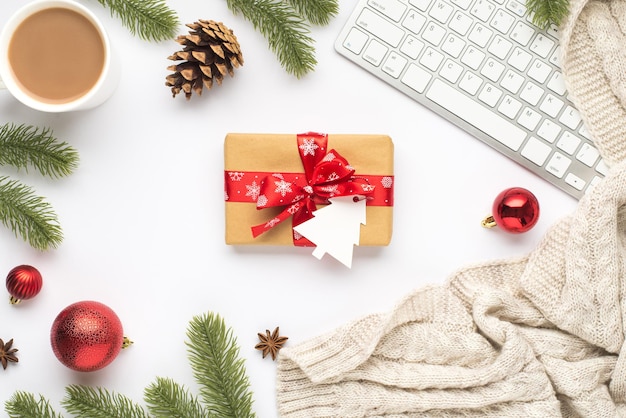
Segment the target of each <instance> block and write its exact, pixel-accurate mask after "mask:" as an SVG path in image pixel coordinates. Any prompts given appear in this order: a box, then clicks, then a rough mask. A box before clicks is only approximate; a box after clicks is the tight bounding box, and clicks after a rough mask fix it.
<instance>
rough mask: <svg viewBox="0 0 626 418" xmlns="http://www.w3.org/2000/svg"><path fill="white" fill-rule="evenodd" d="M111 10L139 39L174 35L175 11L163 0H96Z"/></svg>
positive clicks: (177, 24)
mask: <svg viewBox="0 0 626 418" xmlns="http://www.w3.org/2000/svg"><path fill="white" fill-rule="evenodd" d="M98 2H99V3H100V4H102V5H103V6H105V7H108V8H109V9H110V10H111V15H116V16H117V17H118V18H119V19H120V20H121V21H122V25H124V26H126V27H127V28H128V30H130V32H131V33H132V34H133V35H138V36H139V37H140V38H141V39H144V40H152V41H164V40H168V39H172V38H174V37H175V36H176V30H177V29H178V26H179V21H178V16H177V15H176V12H175V11H173V10H171V9H170V8H169V7H167V4H166V3H165V2H164V1H163V0H98Z"/></svg>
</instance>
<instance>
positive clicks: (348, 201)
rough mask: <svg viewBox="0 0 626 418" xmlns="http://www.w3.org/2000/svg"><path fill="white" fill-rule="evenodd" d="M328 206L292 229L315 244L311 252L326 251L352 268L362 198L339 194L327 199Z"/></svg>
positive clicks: (320, 253) (361, 221) (362, 214)
mask: <svg viewBox="0 0 626 418" xmlns="http://www.w3.org/2000/svg"><path fill="white" fill-rule="evenodd" d="M329 201H330V203H331V204H330V205H328V206H324V207H323V208H321V209H318V210H316V211H315V212H313V218H311V219H309V220H308V221H305V222H303V223H301V224H300V225H297V226H295V227H294V228H293V229H294V230H295V231H296V232H297V233H299V234H301V235H303V236H304V237H305V238H307V239H308V240H309V241H311V242H312V243H314V244H315V246H316V247H315V249H314V250H313V255H314V256H315V257H316V258H317V259H321V258H322V256H323V255H324V254H326V253H328V254H329V255H331V256H332V257H334V258H336V259H337V260H338V261H340V262H341V263H342V264H344V265H345V266H347V267H348V268H351V267H352V254H353V252H354V246H355V245H359V239H360V234H361V224H363V225H365V223H366V219H365V199H364V198H359V197H358V196H341V197H333V198H330V199H329Z"/></svg>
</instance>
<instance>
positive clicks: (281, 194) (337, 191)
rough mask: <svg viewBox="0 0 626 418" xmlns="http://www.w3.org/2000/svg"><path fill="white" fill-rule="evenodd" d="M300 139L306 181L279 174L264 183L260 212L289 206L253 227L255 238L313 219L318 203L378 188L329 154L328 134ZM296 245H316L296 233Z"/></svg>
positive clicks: (337, 155) (342, 160) (365, 193)
mask: <svg viewBox="0 0 626 418" xmlns="http://www.w3.org/2000/svg"><path fill="white" fill-rule="evenodd" d="M297 140H298V152H299V153H300V159H301V160H302V165H303V166H304V176H305V178H304V179H303V178H302V176H298V175H296V176H293V175H290V176H289V175H286V174H281V173H277V174H272V175H271V176H266V177H265V178H264V179H263V180H262V182H261V187H260V192H259V197H258V199H257V209H264V208H269V207H277V206H285V209H284V210H283V211H282V212H281V213H280V214H278V215H277V216H276V217H274V218H272V219H270V220H269V221H268V222H266V223H264V224H260V225H257V226H253V227H252V235H253V236H254V237H257V236H259V235H261V234H262V233H264V232H266V231H269V230H270V229H272V228H273V227H274V226H276V225H278V224H279V223H281V222H283V221H284V220H286V219H288V218H289V217H291V216H293V219H292V226H297V225H299V224H301V223H302V222H305V221H307V220H309V219H311V218H312V217H313V212H315V210H317V204H327V203H328V199H329V198H331V197H335V196H351V195H364V196H368V195H371V194H372V193H373V192H374V186H373V185H370V184H369V183H368V182H367V180H365V179H362V178H357V177H355V176H354V168H352V167H351V166H350V164H349V163H348V161H347V160H346V159H345V158H343V157H342V156H341V155H339V153H337V151H335V150H330V151H329V152H328V153H327V152H326V146H327V143H328V136H327V135H326V134H318V133H306V134H299V135H298V137H297ZM288 177H290V178H288ZM294 244H295V245H299V246H310V245H313V244H312V243H311V242H310V241H308V240H307V239H306V238H303V237H301V236H299V235H297V234H296V233H295V232H294Z"/></svg>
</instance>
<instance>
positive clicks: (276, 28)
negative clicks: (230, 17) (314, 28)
mask: <svg viewBox="0 0 626 418" xmlns="http://www.w3.org/2000/svg"><path fill="white" fill-rule="evenodd" d="M226 3H227V6H228V8H229V9H230V11H231V12H232V13H233V14H235V15H237V14H239V13H241V15H242V16H243V17H244V18H245V19H247V20H248V21H250V22H251V23H252V25H253V26H254V28H255V29H256V30H258V31H259V32H261V34H262V35H263V36H264V37H265V38H266V40H267V41H268V43H269V47H270V50H272V51H273V52H274V53H275V54H276V56H277V58H278V61H279V62H280V64H281V65H282V66H283V68H284V69H285V70H286V71H287V72H288V73H290V74H292V75H295V76H296V77H297V78H301V77H303V76H304V75H306V74H307V73H308V72H310V71H313V69H314V68H315V65H316V64H317V60H316V59H315V48H314V46H313V39H312V38H311V37H310V36H309V28H308V25H307V23H306V21H305V20H304V19H303V18H302V17H301V16H300V15H299V14H298V13H296V11H295V10H294V9H293V8H292V7H291V6H290V5H289V4H287V3H283V2H276V1H273V0H226Z"/></svg>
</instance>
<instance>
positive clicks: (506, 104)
mask: <svg viewBox="0 0 626 418" xmlns="http://www.w3.org/2000/svg"><path fill="white" fill-rule="evenodd" d="M521 108H522V102H520V101H519V100H516V99H514V98H513V97H511V96H509V95H507V96H505V97H504V99H503V100H502V102H501V103H500V106H498V112H500V113H502V114H503V115H504V116H506V117H508V118H509V119H515V118H516V117H517V114H518V113H519V111H520V109H521Z"/></svg>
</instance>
